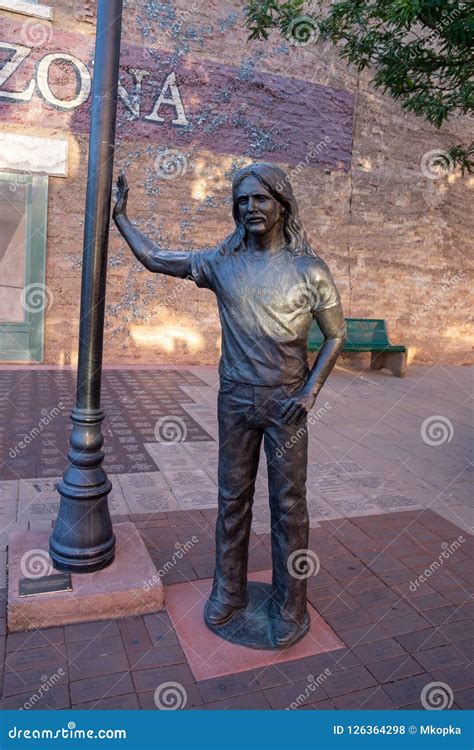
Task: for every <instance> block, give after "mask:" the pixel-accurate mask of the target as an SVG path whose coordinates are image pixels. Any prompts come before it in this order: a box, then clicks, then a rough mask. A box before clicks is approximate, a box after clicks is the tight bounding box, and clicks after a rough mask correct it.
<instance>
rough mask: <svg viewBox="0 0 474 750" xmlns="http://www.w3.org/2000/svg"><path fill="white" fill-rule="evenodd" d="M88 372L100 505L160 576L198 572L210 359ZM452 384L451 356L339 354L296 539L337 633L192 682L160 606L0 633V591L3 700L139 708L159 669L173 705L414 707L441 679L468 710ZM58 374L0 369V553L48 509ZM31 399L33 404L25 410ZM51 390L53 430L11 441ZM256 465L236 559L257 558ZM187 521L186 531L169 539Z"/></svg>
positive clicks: (211, 465)
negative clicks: (142, 612)
mask: <svg viewBox="0 0 474 750" xmlns="http://www.w3.org/2000/svg"><path fill="white" fill-rule="evenodd" d="M12 375H14V378H13V380H12V379H11V378H12ZM22 377H24V378H26V382H27V384H28V388H26V389H25V388H24V389H21V387H20V386H21V383H22V382H23V381H22ZM105 383H106V399H108V404H107V403H105V404H104V406H105V408H106V410H107V405H109V407H110V409H111V410H112V413H111V412H110V411H108V419H107V424H106V431H105V434H106V448H107V447H109V448H111V450H110V451H109V452H106V464H105V465H106V468H107V469H108V472H109V473H110V474H111V475H112V481H113V482H114V493H113V498H112V502H111V505H112V510H113V513H114V520H115V521H119V520H121V519H123V520H125V519H127V520H128V519H130V520H132V521H134V522H135V524H136V525H137V527H138V529H139V532H140V533H141V534H142V536H143V538H144V540H145V542H146V544H147V546H148V548H149V550H150V554H151V556H152V558H153V561H154V562H155V564H156V566H157V569H160V570H162V571H165V572H164V575H163V582H164V584H165V586H167V585H170V584H174V583H178V582H183V581H191V582H192V581H195V580H198V579H205V578H209V577H210V576H211V575H212V572H213V552H214V522H215V514H216V510H215V504H216V483H215V470H216V459H217V453H216V448H217V444H216V442H215V439H216V437H217V432H216V423H215V399H216V373H215V371H214V370H211V369H206V368H188V369H187V370H180V371H173V370H162V371H156V370H133V369H129V370H122V371H119V370H109V371H107V372H106V378H105ZM58 384H59V385H58ZM68 384H69V385H68ZM468 385H469V380H468V371H467V369H466V368H441V367H436V368H428V367H426V368H412V369H411V370H409V376H408V377H407V378H406V379H405V380H397V379H395V378H392V377H390V376H385V374H381V373H370V374H362V375H361V374H360V373H349V372H346V371H344V370H341V369H340V370H338V371H337V372H336V373H335V374H334V376H333V377H332V378H331V381H330V386H328V388H327V389H326V390H325V391H324V393H323V394H322V397H321V399H320V401H319V402H318V408H319V412H318V413H317V416H316V418H315V419H314V421H313V422H312V423H311V424H310V459H309V461H310V463H309V477H308V504H309V508H310V515H311V525H312V528H311V539H310V548H311V550H313V551H314V552H315V553H316V554H317V555H318V558H319V560H320V565H321V567H320V571H319V572H318V574H317V575H315V576H314V577H312V578H311V579H310V580H309V581H308V599H309V601H310V603H311V604H312V605H313V606H314V607H315V609H316V610H317V611H318V612H319V613H320V614H321V615H322V617H323V618H324V619H325V620H326V622H327V623H328V624H329V625H330V626H331V627H332V628H333V630H334V631H335V633H336V634H337V635H338V637H339V638H340V640H341V641H342V643H343V644H345V645H344V647H343V648H340V649H338V650H336V651H332V652H329V653H326V654H322V655H318V656H314V657H308V658H304V659H296V660H295V659H291V655H289V660H288V661H287V662H284V663H278V664H273V665H272V666H270V667H266V668H262V669H257V670H252V671H250V672H249V671H246V672H240V673H239V672H238V673H236V674H233V675H228V676H224V677H217V678H215V679H211V680H205V681H201V682H196V680H195V678H194V676H193V673H192V671H191V669H190V667H189V665H188V663H187V660H186V656H185V654H184V651H183V649H182V648H181V645H180V642H179V639H178V637H177V635H176V632H175V630H174V628H173V625H172V623H171V620H170V619H169V617H168V615H167V613H166V612H160V613H157V614H151V615H146V616H144V617H134V618H125V619H117V620H114V621H103V622H94V623H86V624H80V625H68V626H65V627H55V628H47V629H43V630H39V631H32V632H28V633H17V634H9V635H5V632H6V631H5V605H6V600H5V599H6V592H5V591H3V592H2V594H3V595H2V596H1V602H2V606H3V611H2V612H1V613H0V614H1V617H2V619H0V626H1V628H2V630H1V631H0V632H1V635H0V649H2V650H4V653H5V659H4V660H2V663H3V666H4V670H3V672H2V680H3V685H2V690H3V693H2V695H3V700H2V703H1V705H2V708H4V709H7V708H21V707H25V706H26V707H27V708H29V707H35V708H55V709H58V708H66V707H71V706H72V707H76V708H156V707H157V704H158V705H159V703H160V700H162V699H163V696H162V691H163V690H164V689H165V688H166V684H167V683H169V682H172V683H176V684H177V685H178V686H180V688H179V689H180V691H181V692H180V694H179V695H178V700H181V702H182V701H183V700H185V701H186V706H185V707H186V708H199V709H203V708H218V709H226V708H229V709H232V708H252V709H259V708H262V709H269V708H272V709H284V708H287V707H294V706H295V705H298V706H299V707H300V708H310V709H324V708H335V709H344V708H360V709H376V708H422V707H426V703H427V702H428V703H429V701H430V700H436V695H438V696H439V694H440V693H439V690H441V691H442V692H443V691H444V692H443V700H444V701H445V704H446V707H449V706H450V707H451V708H468V707H472V699H471V697H470V696H471V695H472V688H473V687H474V685H473V670H472V669H470V668H469V667H470V666H471V661H470V660H471V659H472V654H471V652H472V644H473V640H474V638H473V631H472V625H471V622H472V609H473V604H472V599H471V595H470V593H469V591H470V582H471V579H472V571H473V566H472V559H471V558H472V556H473V545H472V538H471V537H470V535H469V533H468V530H469V527H470V518H471V516H470V513H469V498H470V493H469V484H468V481H467V480H468V469H469V464H468V450H467V438H468V429H469V419H468V416H469V415H468V409H467V404H468V393H467V391H468ZM59 386H60V387H59ZM71 386H72V379H71V377H70V374H69V373H67V372H66V373H65V372H58V371H56V372H55V371H44V370H43V371H40V370H37V371H33V370H19V371H13V370H0V390H1V393H2V401H1V404H0V405H1V407H2V408H3V410H4V411H3V413H4V414H7V415H8V422H7V423H5V422H4V423H3V424H4V425H5V424H6V428H7V429H6V430H5V432H4V437H3V443H2V446H3V455H4V459H5V462H4V464H3V471H4V474H3V476H4V481H3V482H2V483H1V484H0V488H1V493H2V494H1V504H0V523H1V528H0V532H1V534H2V545H3V546H2V549H3V550H4V551H3V555H4V556H5V555H6V552H5V550H6V547H7V544H8V535H9V533H10V532H11V531H12V530H14V529H16V528H28V526H30V527H31V528H37V529H40V528H41V529H44V528H49V527H51V525H52V521H53V519H54V516H55V513H56V509H57V496H56V495H55V491H54V479H55V478H56V477H57V476H59V475H60V473H61V471H62V470H63V469H64V466H65V463H64V456H65V453H66V451H67V430H68V410H69V406H70V405H72V396H71V393H72V388H71ZM18 389H20V391H21V390H22V393H18ZM28 394H32V395H31V396H30V395H28ZM47 394H48V395H47ZM18 396H19V398H18ZM30 398H31V403H33V402H34V404H35V409H36V411H31V412H30V411H29V407H28V403H30V402H29V399H30ZM42 399H43V400H42ZM160 399H161V400H160ZM61 400H62V402H63V403H64V407H61V408H60V410H59V413H58V415H57V416H55V417H54V419H53V421H52V422H51V425H54V429H53V428H52V427H51V425H47V428H48V429H44V430H42V431H41V434H40V435H39V436H36V437H35V438H34V440H32V441H31V442H30V443H29V444H28V449H26V450H24V449H20V450H18V452H16V453H15V451H14V450H13V449H14V448H15V449H16V448H17V446H18V444H19V441H20V440H22V439H23V440H24V438H25V434H29V432H30V431H31V429H32V428H33V427H34V426H35V425H36V424H37V421H38V419H39V418H40V415H41V413H42V411H41V410H44V409H46V411H48V410H49V413H51V410H52V409H53V408H54V405H55V404H57V403H58V402H59V401H61ZM114 410H115V413H113V411H114ZM171 417H173V418H175V428H176V429H182V430H184V433H183V435H182V437H183V438H184V440H182V442H179V443H177V444H175V445H172V446H170V445H166V444H165V443H163V442H162V438H161V437H160V428H161V426H162V424H163V422H164V420H168V421H169V419H170V418H171ZM35 420H36V421H35ZM18 423H19V424H20V426H18ZM117 424H118V426H117ZM50 432H51V433H54V434H49V433H50ZM130 438H133V440H130ZM121 439H122V440H121ZM53 450H55V451H56V452H53ZM46 451H49V452H46ZM58 452H59V455H57V454H58ZM12 453H15V455H14V456H13V457H12ZM55 458H59V461H58V462H54V463H51V464H50V463H48V461H51V460H52V459H55ZM15 459H17V463H15ZM122 467H123V468H122ZM138 467H141V468H138ZM261 468H262V471H261V474H260V479H259V482H258V483H257V494H256V501H255V511H256V512H255V523H254V528H253V534H252V539H251V554H250V570H252V571H264V570H268V569H269V568H270V565H271V557H270V547H269V533H268V531H269V527H268V523H269V522H268V512H267V509H266V496H265V476H264V471H265V466H264V465H263V466H262V467H261ZM53 469H54V473H53ZM39 472H40V473H39ZM192 537H195V538H197V539H198V541H197V542H196V543H193V544H192V546H190V545H186V542H188V541H189V540H190V539H191V538H192ZM182 548H183V549H185V553H183V554H182V555H180V556H177V555H176V551H177V550H179V549H182ZM1 554H2V553H1V552H0V555H1ZM170 561H172V564H170ZM3 567H4V564H3ZM165 595H166V593H165ZM438 683H443V685H442V686H441V687H440V688H439V689H438V687H437V684H438ZM315 685H316V687H315ZM163 686H165V688H163ZM433 686H434V687H433ZM160 696H161V697H160ZM175 697H176V696H175Z"/></svg>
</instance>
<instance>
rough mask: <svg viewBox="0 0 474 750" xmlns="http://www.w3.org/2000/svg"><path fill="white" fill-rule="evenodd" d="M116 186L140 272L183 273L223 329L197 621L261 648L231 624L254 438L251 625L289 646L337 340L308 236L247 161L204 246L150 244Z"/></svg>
mask: <svg viewBox="0 0 474 750" xmlns="http://www.w3.org/2000/svg"><path fill="white" fill-rule="evenodd" d="M117 184H118V199H117V203H116V205H115V208H114V214H113V216H114V220H115V223H116V225H117V227H118V229H119V231H120V233H121V234H122V236H123V237H124V238H125V240H126V241H127V243H128V244H129V246H130V248H131V249H132V251H133V253H134V254H135V256H136V257H137V258H138V260H139V261H140V262H141V263H142V264H143V265H144V266H145V267H146V268H147V269H148V270H150V271H153V272H157V273H165V274H169V275H171V276H178V277H180V278H187V279H192V280H194V282H195V283H196V284H197V286H200V287H206V288H208V289H212V291H213V292H214V293H215V295H216V297H217V304H218V308H219V316H220V321H221V326H222V355H221V358H220V362H219V378H220V389H219V395H218V422H219V466H218V484H219V493H218V516H217V523H216V567H215V573H214V581H213V586H212V591H211V594H210V597H209V599H208V601H207V604H206V608H205V621H206V624H207V625H208V627H210V628H211V629H212V630H214V631H215V632H217V633H219V634H220V635H222V637H228V638H229V639H230V640H237V641H238V642H241V643H246V645H253V646H255V647H259V642H258V639H257V642H252V636H251V635H250V636H249V634H248V633H246V632H244V631H246V630H248V629H249V627H250V626H249V624H248V623H247V624H245V622H244V624H243V625H242V631H241V633H240V635H239V634H238V633H237V635H236V634H235V633H232V632H231V631H229V626H230V624H232V622H236V621H238V622H239V623H240V622H241V621H242V613H244V612H245V611H246V608H247V609H248V608H249V607H250V604H249V590H250V584H249V585H248V584H247V562H248V546H249V537H250V530H251V522H252V504H253V498H254V490H255V479H256V476H257V469H258V463H259V456H260V448H261V443H262V440H263V443H264V449H265V453H266V457H267V465H268V488H269V503H270V511H271V545H272V566H273V575H272V584H271V587H269V586H268V596H267V599H268V601H267V602H266V605H265V618H264V619H265V623H264V626H262V623H261V622H260V625H259V627H260V628H262V627H264V629H265V628H266V634H264V636H262V640H261V643H260V645H261V647H264V648H287V647H289V646H291V645H292V644H293V643H296V641H297V640H299V639H300V638H301V637H302V636H303V635H304V634H305V633H306V632H307V630H308V628H309V615H308V611H307V603H306V578H305V577H304V575H301V571H299V572H297V571H295V570H294V569H292V564H293V561H294V560H295V558H296V557H297V556H298V555H304V553H305V552H306V551H307V547H308V534H309V519H308V511H307V507H306V474H307V445H308V433H307V414H308V412H309V411H310V410H311V408H312V407H313V406H314V403H315V400H316V397H317V395H318V393H319V391H320V390H321V388H322V386H323V384H324V382H325V380H326V378H327V377H328V375H329V373H330V372H331V370H332V369H333V367H334V365H335V363H336V359H337V356H338V354H339V352H340V351H341V349H342V347H343V345H344V342H345V322H344V317H343V313H342V308H341V303H340V298H339V294H338V291H337V289H336V287H335V284H334V281H333V279H332V277H331V274H330V272H329V269H328V267H327V266H326V264H325V263H324V261H323V260H322V259H321V258H320V257H319V256H318V255H317V254H316V253H315V252H314V250H313V249H312V248H311V246H310V244H309V242H308V239H307V236H306V233H305V231H304V229H303V226H302V223H301V220H300V218H299V214H298V207H297V204H296V201H295V198H294V195H293V191H292V189H291V185H290V182H289V180H288V178H287V176H286V175H285V173H284V172H283V171H282V170H281V169H279V168H278V167H277V166H275V165H273V164H267V163H259V164H250V165H249V166H247V167H244V168H243V169H241V170H240V171H239V172H238V173H237V174H236V175H235V177H234V180H233V184H232V198H233V217H234V221H235V230H234V231H233V232H232V234H230V235H229V236H228V237H227V238H226V239H225V240H224V241H223V242H220V243H219V244H217V245H216V246H215V247H212V248H210V249H205V250H196V251H193V250H191V251H189V250H186V251H170V250H165V249H162V248H160V247H157V246H156V245H155V244H154V243H153V242H152V241H151V240H149V239H148V238H147V237H145V236H144V235H143V234H141V233H140V232H139V231H138V230H137V229H136V228H135V227H133V225H132V224H131V222H130V221H129V219H128V217H127V214H126V207H127V194H128V186H127V182H126V179H125V177H124V176H120V177H119V178H118V183H117ZM313 318H316V320H317V322H318V325H319V327H320V329H321V331H322V332H323V335H324V344H323V346H322V347H321V349H320V351H319V354H318V356H317V358H316V360H315V363H314V365H313V367H312V368H311V369H310V368H309V365H308V358H307V340H308V333H309V328H310V325H311V322H312V320H313ZM296 573H297V574H296ZM254 610H255V611H257V610H261V606H260V605H259V606H257V607H254ZM254 614H255V612H254ZM260 615H261V612H260ZM239 618H240V619H239ZM261 619H262V618H261V617H260V620H261ZM226 628H227V630H226Z"/></svg>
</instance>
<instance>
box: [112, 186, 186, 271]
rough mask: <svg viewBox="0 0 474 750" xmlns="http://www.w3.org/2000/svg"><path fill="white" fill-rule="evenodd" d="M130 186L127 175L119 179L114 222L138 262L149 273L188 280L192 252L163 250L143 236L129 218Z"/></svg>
mask: <svg viewBox="0 0 474 750" xmlns="http://www.w3.org/2000/svg"><path fill="white" fill-rule="evenodd" d="M127 199H128V184H127V180H126V178H125V175H119V177H118V179H117V202H116V204H115V206H114V210H113V214H112V216H113V220H114V222H115V225H116V227H117V229H118V230H119V232H120V234H121V235H122V237H123V238H124V240H125V241H126V243H127V244H128V245H129V247H130V249H131V250H132V252H133V254H134V255H135V257H136V258H137V260H139V261H140V263H142V265H144V266H145V268H147V269H148V270H149V271H153V272H154V273H165V274H168V275H169V276H179V277H180V278H183V279H184V278H186V277H188V276H190V275H191V255H192V251H187V250H182V251H178V250H176V251H175V250H163V249H162V248H160V247H158V246H157V245H155V243H154V242H152V241H151V240H150V239H149V238H148V237H146V236H145V235H144V234H142V233H141V232H140V231H139V230H138V229H137V228H136V227H134V226H133V224H132V222H131V221H130V219H129V218H128V216H127V210H126V209H127Z"/></svg>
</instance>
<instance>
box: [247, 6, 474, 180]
mask: <svg viewBox="0 0 474 750" xmlns="http://www.w3.org/2000/svg"><path fill="white" fill-rule="evenodd" d="M472 7H473V6H472V5H471V4H470V3H467V2H457V0H341V1H340V2H333V3H331V4H330V5H327V3H324V2H318V3H317V4H316V5H314V3H312V4H311V6H308V5H307V3H306V2H305V0H288V2H278V0H249V1H248V4H247V6H246V9H245V12H246V24H247V27H248V29H249V32H250V33H249V40H250V39H259V40H267V39H268V38H269V34H270V32H271V31H272V29H279V31H280V34H281V36H282V37H284V38H285V39H287V40H288V41H289V42H290V43H292V44H297V45H299V46H303V45H309V44H311V43H314V42H315V41H316V39H317V38H318V37H320V38H321V39H323V40H328V41H331V42H332V43H333V44H335V45H336V48H337V50H338V54H339V56H340V57H341V58H342V59H344V60H346V61H347V62H348V63H352V64H354V65H355V66H356V67H357V69H358V70H359V71H362V70H364V69H365V68H369V69H372V70H373V71H374V76H373V79H372V83H373V85H374V86H375V88H377V89H380V90H381V91H382V92H384V93H388V94H389V95H390V96H392V97H393V98H394V99H396V100H398V101H399V102H400V103H401V106H402V107H403V109H405V110H406V111H408V112H412V113H413V114H415V115H417V116H419V117H424V118H425V119H426V120H428V122H430V123H431V124H432V125H433V126H434V127H435V128H437V129H439V128H440V127H441V126H442V124H443V123H444V122H446V121H447V120H449V119H450V118H453V117H455V116H460V115H473V114H474V83H473V80H474V55H473V50H474V13H473V11H472ZM314 8H316V10H314ZM473 121H474V120H473ZM444 162H445V163H444V165H443V160H442V159H440V164H441V165H442V166H446V165H449V164H454V165H457V166H458V167H459V168H460V169H461V172H462V174H464V173H465V172H466V171H467V172H468V173H469V174H470V173H472V172H473V171H474V143H470V144H469V145H463V144H457V145H455V146H452V147H451V148H450V149H449V150H448V151H447V152H446V159H445V160H444Z"/></svg>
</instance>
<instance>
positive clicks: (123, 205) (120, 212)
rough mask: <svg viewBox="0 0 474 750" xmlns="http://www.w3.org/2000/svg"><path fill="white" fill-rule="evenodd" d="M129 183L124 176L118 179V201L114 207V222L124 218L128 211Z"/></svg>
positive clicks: (120, 175)
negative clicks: (121, 217)
mask: <svg viewBox="0 0 474 750" xmlns="http://www.w3.org/2000/svg"><path fill="white" fill-rule="evenodd" d="M127 200H128V182H127V178H126V177H125V175H124V174H119V176H118V177H117V201H116V203H115V206H114V210H113V213H112V217H113V219H114V221H115V220H116V219H117V218H118V217H119V216H124V215H125V213H126V211H127Z"/></svg>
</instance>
